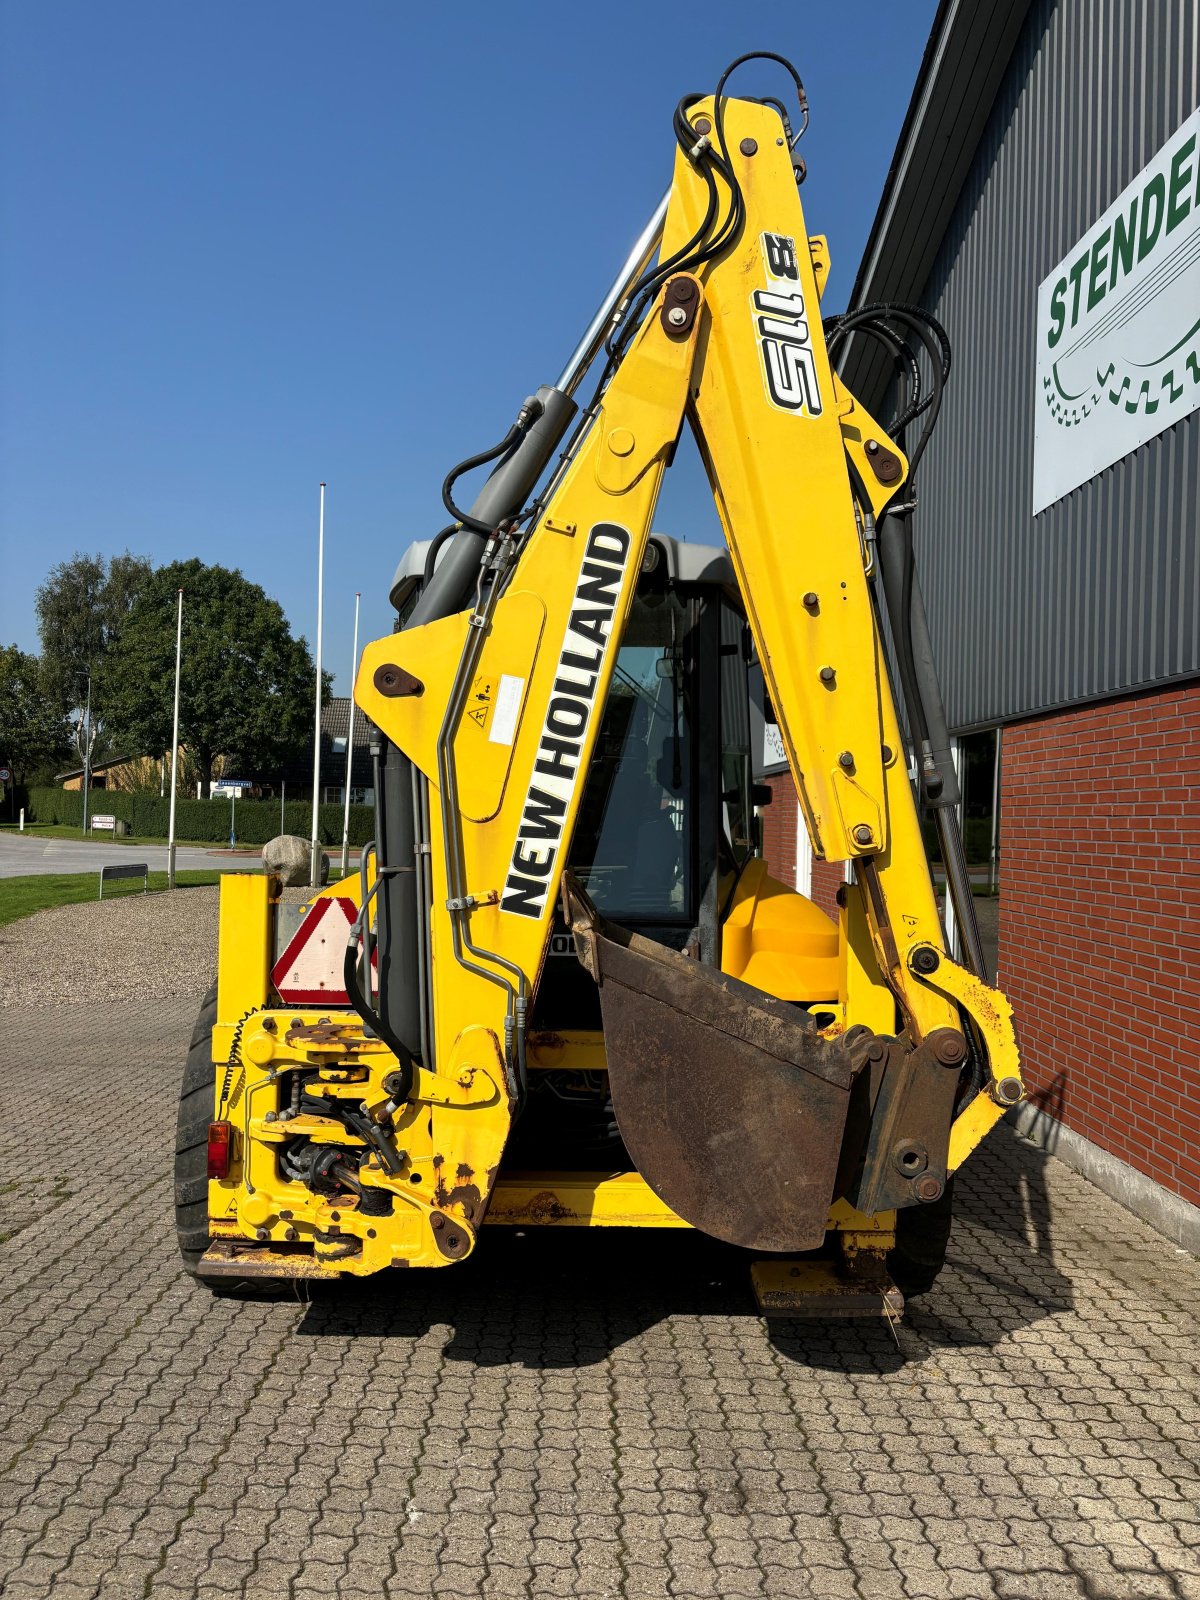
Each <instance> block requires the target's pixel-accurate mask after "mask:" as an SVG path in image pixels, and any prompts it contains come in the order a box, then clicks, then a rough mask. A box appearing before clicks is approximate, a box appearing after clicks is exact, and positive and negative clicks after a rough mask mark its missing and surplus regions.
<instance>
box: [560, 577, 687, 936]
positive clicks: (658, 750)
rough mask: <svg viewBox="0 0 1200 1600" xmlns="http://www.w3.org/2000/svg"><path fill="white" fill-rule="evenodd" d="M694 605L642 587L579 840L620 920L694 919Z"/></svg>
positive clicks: (583, 868) (591, 886) (591, 874)
mask: <svg viewBox="0 0 1200 1600" xmlns="http://www.w3.org/2000/svg"><path fill="white" fill-rule="evenodd" d="M694 622H695V606H694V604H693V603H691V602H688V601H681V600H680V599H679V598H678V596H677V595H675V594H674V593H667V594H648V595H645V596H638V598H637V599H635V601H634V604H633V609H632V612H631V613H630V617H629V622H628V624H627V626H626V629H625V634H624V637H623V639H622V642H621V647H620V650H619V652H618V654H617V663H616V668H615V671H614V674H613V681H612V686H611V688H610V689H609V692H608V700H607V703H606V704H605V707H604V717H603V720H602V722H601V725H600V735H599V738H598V740H597V743H596V751H595V755H594V756H593V758H592V765H591V768H590V770H589V772H588V779H587V786H586V788H585V789H584V794H583V802H582V805H581V808H580V813H579V821H578V823H577V825H576V830H575V839H574V844H573V846H572V849H571V867H572V870H573V871H574V872H575V874H576V875H577V877H578V878H579V880H580V882H581V883H582V884H583V886H584V888H585V889H586V890H587V892H588V894H589V895H590V896H591V898H592V900H593V901H594V902H595V904H596V906H597V907H598V909H599V910H600V911H602V912H603V913H604V914H605V915H606V916H609V917H612V918H613V919H614V920H616V921H621V920H622V919H628V918H637V919H639V920H642V921H647V920H653V921H657V922H688V921H690V920H691V919H692V916H693V911H692V899H693V895H692V882H691V878H692V861H691V849H690V839H691V808H692V771H691V743H690V740H689V737H688V706H687V704H686V703H685V702H686V699H687V694H686V686H687V670H686V665H687V654H688V651H689V650H690V648H691V645H690V635H691V632H692V627H693V624H694Z"/></svg>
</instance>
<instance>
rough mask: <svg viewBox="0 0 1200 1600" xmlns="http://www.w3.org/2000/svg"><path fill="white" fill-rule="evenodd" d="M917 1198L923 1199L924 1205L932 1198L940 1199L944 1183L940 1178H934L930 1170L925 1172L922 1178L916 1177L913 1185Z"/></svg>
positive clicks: (944, 1186)
mask: <svg viewBox="0 0 1200 1600" xmlns="http://www.w3.org/2000/svg"><path fill="white" fill-rule="evenodd" d="M913 1188H914V1189H915V1190H916V1195H917V1199H918V1200H924V1202H925V1203H926V1205H928V1204H929V1203H930V1201H932V1200H940V1199H941V1198H942V1195H943V1193H944V1192H945V1188H946V1185H945V1184H944V1183H943V1182H942V1180H941V1179H940V1178H935V1177H934V1175H933V1173H932V1172H927V1173H926V1174H925V1176H924V1177H923V1178H918V1179H917V1181H916V1183H915V1184H914V1185H913Z"/></svg>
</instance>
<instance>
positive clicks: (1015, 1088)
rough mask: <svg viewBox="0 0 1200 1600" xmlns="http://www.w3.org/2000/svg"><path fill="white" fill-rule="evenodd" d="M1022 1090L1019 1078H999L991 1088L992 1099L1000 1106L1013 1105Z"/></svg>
mask: <svg viewBox="0 0 1200 1600" xmlns="http://www.w3.org/2000/svg"><path fill="white" fill-rule="evenodd" d="M1023 1093H1024V1090H1023V1089H1022V1088H1021V1080H1020V1078H1001V1079H1000V1081H999V1083H997V1084H996V1085H995V1086H994V1087H993V1089H992V1099H993V1100H995V1101H996V1102H997V1104H998V1105H1002V1106H1015V1105H1016V1103H1017V1101H1018V1100H1019V1099H1020V1098H1021V1096H1022V1094H1023Z"/></svg>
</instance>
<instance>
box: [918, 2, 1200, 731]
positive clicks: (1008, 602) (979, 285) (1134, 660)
mask: <svg viewBox="0 0 1200 1600" xmlns="http://www.w3.org/2000/svg"><path fill="white" fill-rule="evenodd" d="M1198 100H1200V0H1038V3H1035V4H1034V5H1033V6H1032V7H1031V8H1030V12H1029V15H1028V17H1027V18H1026V21H1025V26H1024V28H1023V30H1022V33H1021V36H1020V39H1019V40H1018V43H1017V46H1016V50H1015V52H1014V55H1013V58H1012V62H1011V64H1010V67H1009V70H1008V73H1007V75H1006V77H1005V80H1004V83H1003V85H1002V86H1001V89H1000V93H999V96H998V98H997V101H996V105H995V109H994V111H993V114H992V117H991V119H990V121H989V123H988V126H987V129H986V131H985V133H984V136H983V140H982V143H981V145H980V148H979V152H978V154H977V156H976V159H975V163H974V166H973V168H972V171H971V173H970V175H969V176H968V179H967V182H966V186H965V188H964V190H963V193H962V195H961V197H960V199H959V202H958V206H957V209H956V211H955V213H954V216H953V219H952V221H951V225H950V228H949V229H948V231H947V235H946V238H945V240H944V242H943V244H942V247H941V250H940V252H939V254H938V257H937V260H936V262H935V265H934V267H933V271H932V273H931V276H930V280H929V284H928V286H927V288H926V292H925V294H924V295H923V296H922V297H921V298H922V301H923V303H924V304H925V305H926V306H927V307H928V308H929V309H930V310H931V311H933V312H934V313H935V314H936V315H937V316H938V317H939V318H940V319H941V320H942V322H943V323H944V324H945V326H946V329H947V331H948V332H949V335H950V338H951V340H952V342H953V344H954V348H955V353H956V364H955V369H954V372H953V374H952V376H951V380H950V384H949V386H948V388H947V393H946V400H945V404H944V407H943V412H942V417H941V421H940V422H939V425H938V429H937V432H936V434H935V436H934V439H933V442H932V443H931V445H930V449H929V452H928V455H927V457H926V461H925V462H924V463H923V464H922V468H921V472H920V493H921V501H922V511H921V513H920V515H919V516H918V519H917V534H918V539H919V541H920V543H919V559H920V564H921V573H922V581H923V583H924V586H925V591H926V597H927V600H928V603H929V610H930V614H931V626H932V628H933V631H934V644H935V648H936V650H937V655H938V662H939V666H940V669H941V673H942V678H943V681H944V684H945V688H946V699H947V709H948V711H949V715H950V720H951V725H952V726H953V727H954V728H956V729H959V730H961V729H964V728H968V727H972V726H980V725H986V724H988V723H992V722H997V721H1003V720H1005V719H1010V718H1013V717H1017V716H1021V715H1024V714H1028V713H1030V712H1035V711H1039V710H1046V709H1049V708H1051V707H1053V706H1057V705H1061V704H1064V703H1066V702H1071V701H1078V700H1084V699H1089V698H1094V697H1098V696H1102V695H1109V694H1114V693H1120V692H1121V691H1124V690H1129V689H1134V688H1137V687H1142V686H1146V685H1149V684H1154V683H1158V682H1162V681H1165V680H1167V679H1170V678H1177V677H1182V676H1189V675H1193V674H1196V673H1200V628H1198V627H1197V620H1198V617H1200V549H1198V546H1200V529H1198V527H1197V515H1198V513H1197V508H1198V505H1200V500H1198V461H1200V413H1193V415H1192V416H1191V417H1189V418H1187V419H1186V420H1185V421H1183V422H1181V423H1178V424H1176V426H1175V427H1173V428H1171V429H1169V430H1168V431H1167V432H1166V433H1163V434H1160V435H1159V436H1158V437H1157V438H1156V439H1153V440H1151V441H1150V443H1149V444H1147V445H1144V446H1143V447H1142V448H1140V449H1138V450H1137V451H1135V452H1134V453H1133V454H1132V455H1129V456H1126V457H1125V458H1124V459H1123V460H1122V461H1119V462H1118V463H1117V464H1116V465H1115V466H1113V467H1110V468H1108V469H1107V470H1106V471H1104V472H1102V473H1101V474H1100V475H1099V477H1097V478H1094V479H1092V480H1091V481H1090V482H1089V483H1086V484H1084V485H1083V487H1082V488H1080V489H1077V490H1075V491H1074V492H1073V493H1072V494H1070V495H1068V496H1067V497H1066V498H1065V499H1063V500H1060V501H1059V502H1058V503H1057V504H1056V505H1053V506H1051V507H1050V508H1049V509H1048V510H1047V511H1045V512H1043V513H1042V514H1041V515H1040V516H1038V517H1037V518H1036V519H1035V518H1034V517H1033V516H1032V515H1031V514H1030V509H1029V508H1030V505H1031V499H1032V474H1033V426H1034V405H1035V387H1034V359H1035V323H1036V314H1037V289H1038V284H1039V283H1040V282H1041V280H1042V279H1043V278H1044V277H1045V276H1046V275H1047V273H1048V272H1049V271H1050V270H1051V268H1052V267H1053V266H1054V265H1055V263H1056V262H1058V261H1059V259H1060V258H1061V257H1062V256H1064V255H1065V254H1066V252H1067V251H1068V250H1069V249H1070V248H1071V246H1072V245H1073V244H1074V243H1075V241H1076V240H1077V239H1078V238H1079V237H1080V235H1081V234H1083V233H1084V232H1085V231H1086V230H1087V229H1088V228H1089V227H1090V226H1091V224H1092V223H1093V222H1094V221H1095V220H1096V219H1097V217H1099V216H1100V214H1101V213H1102V212H1103V211H1104V210H1105V208H1106V207H1107V206H1108V205H1109V204H1110V203H1111V202H1112V201H1113V200H1114V199H1115V198H1116V196H1117V195H1118V194H1119V193H1120V192H1121V190H1122V189H1123V188H1124V187H1125V186H1126V184H1128V183H1129V182H1130V181H1131V180H1132V179H1133V178H1134V177H1136V175H1137V174H1138V172H1139V171H1140V170H1141V168H1142V167H1143V166H1144V165H1145V163H1146V162H1147V161H1148V160H1149V159H1150V157H1151V156H1153V155H1154V153H1155V152H1156V151H1157V150H1158V149H1159V147H1160V146H1161V145H1162V144H1163V143H1164V142H1165V140H1166V139H1167V138H1168V136H1169V135H1170V134H1171V133H1172V132H1173V131H1174V130H1175V129H1176V128H1177V127H1178V126H1179V124H1180V123H1181V122H1182V121H1183V120H1184V118H1185V117H1186V116H1188V115H1189V114H1190V113H1191V112H1192V111H1193V110H1194V109H1195V107H1196V105H1197V101H1198Z"/></svg>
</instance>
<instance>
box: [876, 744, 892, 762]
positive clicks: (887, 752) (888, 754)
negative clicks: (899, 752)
mask: <svg viewBox="0 0 1200 1600" xmlns="http://www.w3.org/2000/svg"><path fill="white" fill-rule="evenodd" d="M879 753H880V755H882V757H883V764H884V766H885V767H886V766H887V764H888V762H889V761H890V760H891V759H892V757H893V756H894V755H895V751H894V750H893V749H892V747H891V745H890V744H885V745H884V747H883V749H882V750H881V751H880V752H879Z"/></svg>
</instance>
